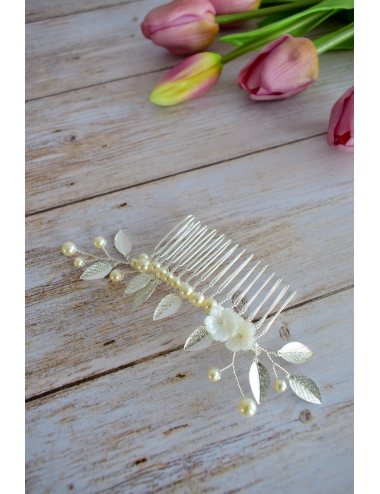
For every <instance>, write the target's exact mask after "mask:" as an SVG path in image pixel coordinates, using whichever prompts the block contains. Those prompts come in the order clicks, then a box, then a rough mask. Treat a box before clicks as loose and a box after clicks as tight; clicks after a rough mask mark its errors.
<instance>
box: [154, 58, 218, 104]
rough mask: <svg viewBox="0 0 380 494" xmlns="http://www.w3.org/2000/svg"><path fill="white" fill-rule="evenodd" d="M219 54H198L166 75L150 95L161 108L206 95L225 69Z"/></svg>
mask: <svg viewBox="0 0 380 494" xmlns="http://www.w3.org/2000/svg"><path fill="white" fill-rule="evenodd" d="M221 60H222V57H221V56H220V55H218V54H217V53H208V52H204V53H197V54H196V55H193V56H191V57H189V58H187V59H186V60H184V61H183V62H180V63H179V64H178V65H176V66H175V67H173V68H172V69H170V70H169V72H167V73H166V75H165V76H164V78H163V79H162V80H161V81H160V82H159V83H158V84H157V86H156V87H155V88H154V89H153V91H152V94H151V95H150V98H149V99H150V101H151V102H152V103H155V104H156V105H160V106H172V105H177V104H178V103H182V102H183V101H187V100H188V99H192V98H196V97H197V96H200V95H201V94H203V93H205V92H206V91H208V90H209V89H210V87H211V86H213V85H214V84H215V83H216V81H217V80H218V79H219V76H220V74H221V72H222V69H223V64H222V62H221Z"/></svg>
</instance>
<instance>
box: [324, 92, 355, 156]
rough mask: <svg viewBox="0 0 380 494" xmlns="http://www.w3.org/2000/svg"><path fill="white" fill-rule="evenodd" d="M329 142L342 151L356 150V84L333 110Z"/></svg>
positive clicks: (328, 135)
mask: <svg viewBox="0 0 380 494" xmlns="http://www.w3.org/2000/svg"><path fill="white" fill-rule="evenodd" d="M327 144H328V145H329V146H333V145H334V146H335V147H336V148H337V149H340V150H342V151H353V150H354V86H352V88H350V89H349V90H348V91H346V92H345V93H344V95H343V96H342V97H340V98H339V99H338V101H337V102H336V103H335V105H334V106H333V108H332V110H331V115H330V121H329V130H328V133H327Z"/></svg>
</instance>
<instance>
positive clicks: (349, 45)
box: [331, 36, 354, 50]
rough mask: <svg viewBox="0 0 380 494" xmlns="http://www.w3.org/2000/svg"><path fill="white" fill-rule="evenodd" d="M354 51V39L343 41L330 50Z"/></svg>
mask: <svg viewBox="0 0 380 494" xmlns="http://www.w3.org/2000/svg"><path fill="white" fill-rule="evenodd" d="M353 49H354V37H353V36H352V38H350V39H346V41H343V43H340V45H336V46H334V47H333V48H331V50H353Z"/></svg>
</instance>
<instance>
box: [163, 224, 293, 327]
mask: <svg viewBox="0 0 380 494" xmlns="http://www.w3.org/2000/svg"><path fill="white" fill-rule="evenodd" d="M216 235H217V230H212V231H209V229H208V226H206V225H202V223H201V222H200V221H197V220H196V218H195V217H194V216H191V215H190V216H187V217H186V218H184V219H183V220H182V221H181V222H180V223H178V224H177V226H176V227H174V228H173V229H172V230H171V232H169V234H168V235H167V236H166V237H164V239H163V240H162V241H161V242H160V243H159V244H158V245H157V246H156V248H155V250H154V254H153V257H154V258H155V259H156V260H158V261H160V262H161V263H163V264H164V267H165V268H166V269H169V271H170V272H171V273H177V271H178V270H180V272H179V277H180V278H181V279H183V277H184V276H185V275H187V278H186V280H185V283H187V284H188V283H189V282H190V281H191V280H192V287H193V288H194V289H195V288H197V290H198V291H199V292H200V293H201V294H202V295H204V296H206V297H208V298H211V299H214V298H215V297H217V296H221V297H220V300H219V301H217V303H218V304H219V305H222V304H225V303H226V302H229V301H231V302H230V304H229V307H231V308H232V309H234V310H235V311H236V312H237V313H238V315H239V316H242V317H244V318H245V319H246V320H248V321H253V320H254V319H255V318H256V317H257V315H258V314H259V313H260V311H261V309H263V308H264V309H265V312H264V314H262V316H261V318H260V319H259V320H258V321H257V322H256V328H257V329H259V328H261V326H262V325H263V324H264V323H265V321H266V319H267V318H268V317H270V315H271V313H272V311H273V310H275V309H276V307H277V306H278V304H279V303H280V302H281V300H282V299H283V297H284V295H285V294H286V292H287V290H288V288H289V285H286V286H285V287H281V283H282V278H279V279H277V280H276V281H275V282H274V283H273V284H272V285H269V284H270V282H271V280H272V278H273V277H274V276H275V273H274V272H273V273H271V274H270V275H269V276H266V277H264V276H263V275H264V273H265V271H266V269H267V268H268V265H265V266H263V268H262V269H260V271H259V272H257V270H256V268H257V267H258V265H259V264H260V262H261V261H257V260H255V259H254V256H253V254H252V255H250V256H248V257H247V258H246V259H245V260H243V261H242V262H240V263H239V264H238V265H237V267H236V263H237V261H238V260H239V259H240V258H241V257H242V256H243V254H244V253H245V249H242V250H241V251H240V252H238V253H237V254H235V255H234V256H233V254H234V253H236V251H237V250H238V248H239V244H233V245H232V246H231V244H232V240H230V239H227V238H226V236H225V235H224V234H223V235H219V236H216ZM233 266H235V269H234V270H233V271H232V267H233ZM239 277H240V279H239ZM210 278H211V279H210ZM233 281H235V282H236V283H235V285H234V286H233V288H230V290H229V291H228V292H227V288H229V287H230V285H231V283H232V282H233ZM268 286H269V288H268ZM212 288H214V290H213V291H212V292H210V290H211V289H212ZM294 294H295V292H293V294H292V296H291V298H292V297H293V296H294ZM223 295H224V297H223ZM218 298H219V297H218ZM291 298H288V299H287V300H286V302H285V304H283V306H281V308H280V309H279V311H278V312H277V313H276V314H275V316H273V317H272V318H271V321H272V320H273V321H274V318H276V317H278V315H279V314H280V312H281V311H282V310H283V309H284V308H285V307H286V305H287V304H288V303H289V302H290V300H291ZM268 301H269V307H267V305H268V304H267V302H268ZM242 303H243V306H241V304H242ZM238 307H239V310H238ZM249 311H250V312H249ZM248 312H249V313H248ZM247 313H248V315H247ZM271 324H273V322H271ZM266 327H268V325H267V326H266ZM268 329H269V327H268Z"/></svg>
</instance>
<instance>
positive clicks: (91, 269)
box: [62, 215, 322, 417]
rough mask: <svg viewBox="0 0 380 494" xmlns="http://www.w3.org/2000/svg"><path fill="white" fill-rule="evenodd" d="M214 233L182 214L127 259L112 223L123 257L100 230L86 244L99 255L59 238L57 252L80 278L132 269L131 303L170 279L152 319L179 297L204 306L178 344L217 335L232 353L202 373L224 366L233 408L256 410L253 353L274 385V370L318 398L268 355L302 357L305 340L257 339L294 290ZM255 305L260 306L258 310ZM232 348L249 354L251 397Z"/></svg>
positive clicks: (192, 347) (309, 383)
mask: <svg viewBox="0 0 380 494" xmlns="http://www.w3.org/2000/svg"><path fill="white" fill-rule="evenodd" d="M217 233H218V231H217V230H212V231H209V228H208V226H207V225H202V223H201V222H200V221H198V220H196V218H195V217H194V216H192V215H190V216H187V217H186V218H184V219H183V220H182V221H181V222H180V223H179V224H177V225H176V226H175V227H174V228H173V229H172V230H171V231H170V232H169V233H168V234H167V235H166V236H165V237H164V238H163V239H162V240H161V241H160V242H159V243H158V245H156V247H155V248H154V250H153V253H152V254H150V255H149V254H140V255H139V256H138V257H137V258H132V259H130V257H129V254H130V252H131V250H132V241H131V239H130V237H129V236H128V234H127V233H126V232H125V231H124V230H120V231H119V232H118V233H117V234H116V236H115V239H114V244H115V247H116V249H117V250H118V251H119V252H120V254H122V255H123V256H124V259H123V260H118V259H114V258H112V257H111V256H110V255H109V254H108V252H107V251H106V248H105V247H106V243H107V241H106V239H105V238H103V237H96V238H95V239H94V247H95V248H97V249H99V250H101V251H102V252H103V253H104V256H102V257H100V256H96V255H93V254H89V253H87V252H84V251H82V250H79V249H78V248H77V246H76V245H75V244H74V243H73V242H66V243H65V244H64V245H63V246H62V252H63V254H65V255H66V256H74V255H76V254H77V253H79V254H81V255H82V256H84V257H82V256H80V257H77V258H76V259H75V260H74V265H75V266H76V267H78V268H84V267H86V266H87V265H89V264H90V265H89V266H88V267H86V269H85V270H84V272H83V273H82V275H81V279H83V280H96V279H101V278H105V277H107V276H109V278H110V280H111V281H112V282H115V283H120V282H121V281H122V280H123V279H124V276H125V274H126V273H130V272H133V271H138V272H139V274H138V275H137V276H135V277H134V278H133V279H132V280H131V281H130V282H129V283H128V285H127V287H126V289H125V292H124V293H125V294H132V293H135V298H134V302H133V305H134V307H139V306H140V305H141V304H143V303H144V302H145V301H146V300H148V298H149V297H150V296H151V295H152V293H153V292H154V290H155V289H156V287H157V286H158V285H159V284H166V285H167V286H170V288H171V289H173V290H174V293H173V290H172V293H170V294H169V295H166V296H165V297H164V298H163V299H162V300H161V301H160V303H159V304H158V306H157V308H156V310H155V312H154V315H153V319H154V320H159V319H163V318H165V317H169V316H171V315H173V314H175V313H176V312H177V311H178V309H179V308H180V307H181V305H182V303H183V301H184V300H188V301H189V302H190V303H191V304H192V305H194V306H195V307H199V308H202V309H203V310H204V312H205V313H206V318H205V320H204V323H203V324H202V325H201V326H199V327H198V328H197V329H196V330H195V331H193V332H192V333H191V335H190V336H189V337H188V339H187V341H186V343H185V346H184V349H185V350H186V351H196V350H201V349H204V348H207V347H208V346H210V345H211V344H212V343H213V341H220V342H224V343H225V345H226V347H227V348H228V349H229V350H230V351H231V352H233V356H232V362H231V363H230V364H229V365H227V366H226V367H224V368H223V369H217V368H212V369H210V370H209V371H208V378H209V379H210V381H213V382H216V381H219V380H220V379H221V376H222V373H223V372H225V371H226V370H228V369H230V368H231V369H232V373H233V376H234V378H235V380H236V384H237V386H238V388H239V391H240V394H241V395H242V399H241V400H240V402H239V404H238V409H239V412H240V413H241V414H242V415H243V416H244V417H252V416H253V415H254V414H255V413H256V411H257V404H261V403H262V401H263V400H264V398H265V396H266V395H267V393H268V390H269V387H270V382H271V380H270V375H269V372H268V370H267V369H266V368H265V367H264V365H263V364H262V363H261V362H259V356H260V355H261V354H264V355H265V356H266V357H267V358H268V360H269V361H270V364H271V368H272V371H273V374H274V377H275V381H274V388H275V389H276V391H278V392H284V391H285V390H286V389H287V383H286V381H285V380H284V379H283V378H280V377H279V376H278V370H280V371H281V372H282V373H284V377H285V378H286V379H287V380H288V382H289V385H290V387H291V389H292V390H293V391H294V393H295V394H296V395H297V396H299V397H300V398H302V399H304V400H306V401H309V402H311V403H316V404H320V403H322V398H321V394H320V392H319V389H318V387H317V385H316V384H315V382H314V381H313V380H312V379H310V378H308V377H306V376H304V375H301V374H297V375H291V374H290V373H289V372H288V371H287V370H286V369H284V368H283V367H282V366H281V365H279V364H278V363H277V362H276V361H275V359H276V358H282V359H283V360H286V361H287V362H290V363H293V364H300V363H303V362H307V361H308V360H310V359H311V358H312V357H313V353H312V351H311V350H310V349H309V348H308V347H306V346H305V345H303V344H302V343H297V342H291V343H287V344H286V345H285V346H283V347H282V348H281V349H280V350H277V351H268V350H266V349H265V348H263V347H262V346H261V345H259V343H258V340H259V339H260V338H262V337H263V336H264V335H265V334H266V333H267V332H268V331H269V329H270V327H271V326H272V325H273V323H274V322H275V320H276V319H277V317H278V316H279V315H280V313H281V312H282V311H283V310H284V309H285V307H286V306H287V305H288V304H289V303H290V301H291V300H292V298H293V297H294V296H295V294H296V292H295V291H293V292H291V293H290V294H289V295H288V296H287V297H285V294H286V293H287V292H288V289H289V285H285V286H282V279H281V278H279V279H277V280H275V281H274V283H273V282H272V283H271V281H272V279H273V277H274V275H275V273H270V274H269V275H267V273H265V272H266V270H267V268H268V265H265V266H262V267H261V266H260V264H261V261H254V260H253V257H254V256H253V255H250V256H248V257H247V258H246V259H244V260H242V259H243V256H244V253H245V249H243V250H241V251H240V252H238V248H239V244H233V242H232V240H231V239H228V238H227V237H226V235H224V234H222V235H217ZM239 260H240V261H239ZM238 261H239V262H238ZM120 268H132V270H122V269H120ZM264 273H265V274H264ZM233 281H235V284H233V283H232V282H233ZM190 282H191V283H190ZM281 302H282V303H281ZM250 310H251V312H249V311H250ZM275 310H276V312H274V311H275ZM261 311H263V313H262V315H261V316H260V317H258V316H259V314H260V312H261ZM239 351H252V353H253V359H252V364H251V366H250V370H249V382H250V385H251V390H252V393H253V396H254V398H255V400H256V401H255V400H253V399H251V398H248V397H246V396H245V394H244V392H243V390H242V388H241V386H240V382H239V379H238V376H237V373H236V369H235V358H236V354H237V353H238V352H239Z"/></svg>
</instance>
